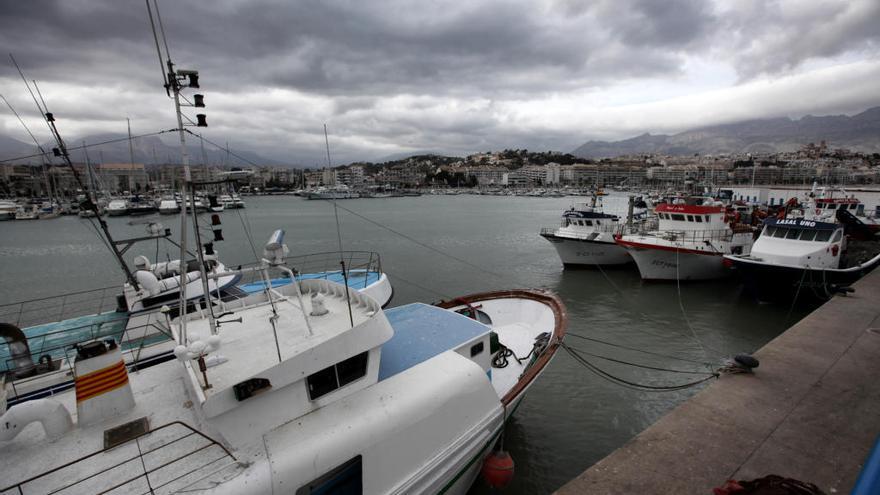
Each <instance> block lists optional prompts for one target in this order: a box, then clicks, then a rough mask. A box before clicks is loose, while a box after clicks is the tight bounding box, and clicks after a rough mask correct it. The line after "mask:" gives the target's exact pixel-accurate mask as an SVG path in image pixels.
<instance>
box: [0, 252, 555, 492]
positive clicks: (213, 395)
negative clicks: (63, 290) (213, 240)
mask: <svg viewBox="0 0 880 495" xmlns="http://www.w3.org/2000/svg"><path fill="white" fill-rule="evenodd" d="M280 239H281V237H280V236H279V235H275V236H273V238H272V239H271V240H270V243H269V244H267V256H266V259H267V260H270V263H269V264H268V265H266V266H263V267H261V268H259V270H262V271H264V275H263V276H264V278H266V279H268V278H270V276H269V273H268V270H270V269H278V270H280V271H282V272H289V270H288V269H286V268H285V267H283V266H282V265H279V264H277V263H276V260H277V261H280V256H282V254H281V252H282V251H281V243H280ZM218 310H220V311H222V312H223V317H222V318H220V319H217V318H213V317H211V316H210V313H206V312H200V313H197V314H194V315H188V316H185V317H181V318H177V319H176V320H174V321H172V322H171V323H170V324H169V325H168V326H167V330H168V331H169V332H170V333H171V334H172V335H173V337H174V340H175V343H176V347H175V349H174V355H175V356H176V358H177V359H176V360H173V361H169V362H165V363H162V364H158V365H155V366H152V367H149V368H146V369H140V370H138V371H137V372H136V373H131V372H130V370H128V369H127V368H126V366H125V364H124V362H125V361H124V358H123V355H122V351H121V349H120V347H119V345H118V344H117V343H116V342H113V341H92V342H87V343H82V344H80V345H78V346H77V347H76V359H75V361H74V364H73V367H74V369H73V370H72V371H73V372H74V374H75V376H76V380H75V385H74V388H73V389H72V390H67V391H63V392H60V393H58V394H56V395H54V396H53V397H52V398H47V399H39V400H34V401H30V402H27V403H23V404H17V405H14V406H12V407H11V408H9V409H8V410H6V411H5V413H4V414H3V416H2V418H0V446H2V448H0V462H2V463H3V466H5V472H6V473H10V474H12V473H14V474H12V477H9V476H7V477H6V478H5V483H7V484H8V486H6V487H3V490H2V491H3V492H8V493H13V492H14V493H20V492H22V491H25V492H27V491H29V490H33V489H37V490H40V491H41V492H42V493H52V492H61V491H64V492H68V493H74V492H76V493H103V492H105V491H109V490H115V491H125V492H127V493H128V492H142V491H146V492H152V493H157V491H158V492H161V493H176V492H181V491H196V492H204V493H216V494H221V493H254V494H259V493H267V494H268V493H279V492H289V493H294V492H296V493H331V492H333V493H335V492H334V489H336V490H338V489H342V488H345V489H348V490H352V491H353V493H450V494H464V493H465V492H466V491H467V490H468V488H469V487H470V485H471V483H472V482H473V480H474V479H475V478H476V476H477V474H478V472H479V470H480V467H481V465H482V460H483V459H484V458H486V457H487V456H489V455H491V451H492V449H493V446H494V444H495V442H496V440H497V438H498V437H499V435H500V434H501V431H502V428H503V426H504V421H505V419H506V418H507V417H509V416H510V415H511V414H512V413H513V411H514V410H515V408H516V406H517V405H518V404H519V403H520V401H521V400H522V399H523V397H524V394H525V392H526V391H527V390H528V389H529V387H530V386H531V385H532V384H533V383H534V380H535V379H536V378H537V376H538V375H539V374H540V373H541V371H543V369H544V368H545V367H546V365H547V363H548V362H549V361H550V360H551V359H552V357H553V355H554V354H555V351H556V348H557V346H558V345H559V343H560V341H561V339H562V336H563V333H564V328H565V310H564V308H563V307H562V305H561V303H560V302H559V301H558V299H557V298H556V297H555V296H552V295H549V294H545V293H542V292H533V291H510V292H503V293H490V294H484V295H478V296H473V297H468V298H464V299H461V300H456V301H451V302H448V303H444V304H443V305H441V307H435V306H429V305H424V304H412V305H407V306H403V307H400V308H395V309H394V310H389V311H388V312H385V311H383V310H382V308H381V307H380V306H379V304H378V303H377V302H376V301H374V300H372V299H371V298H369V297H368V296H365V295H363V294H360V293H358V292H356V291H353V290H350V289H346V288H345V287H344V286H342V285H339V284H335V283H333V282H329V281H326V280H304V281H301V282H297V283H295V284H290V285H289V286H287V288H285V289H284V290H274V289H273V290H271V291H264V292H260V293H258V294H254V295H252V296H249V297H248V298H244V299H238V300H235V301H233V302H231V303H223V302H218ZM466 315H467V316H466ZM468 316H473V317H474V318H476V319H472V318H470V317H468ZM493 334H494V336H493ZM495 336H497V340H496V337H495ZM493 348H494V349H495V350H493ZM255 356H260V359H254V357H255ZM493 363H494V366H493ZM4 404H5V402H4ZM31 423H42V426H43V428H39V427H28V426H29V425H30V424H31ZM50 451H51V455H47V454H48V453H49V452H50Z"/></svg>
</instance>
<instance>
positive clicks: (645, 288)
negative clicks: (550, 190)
mask: <svg viewBox="0 0 880 495" xmlns="http://www.w3.org/2000/svg"><path fill="white" fill-rule="evenodd" d="M578 200H579V199H578V198H518V197H485V196H422V197H417V198H387V199H358V200H347V201H340V202H339V206H341V207H344V208H347V209H350V210H352V211H355V212H357V213H358V214H360V215H363V216H366V217H368V218H370V219H373V220H375V221H376V222H379V223H381V224H383V225H385V226H387V227H390V228H392V229H394V230H396V231H398V232H401V233H403V234H405V235H407V236H409V237H411V238H413V239H415V240H418V241H420V242H421V243H424V244H427V245H429V246H432V247H434V248H436V249H437V250H440V251H442V252H443V253H448V254H449V255H452V256H454V257H456V258H460V259H463V260H466V261H467V262H468V263H470V264H472V265H477V266H478V267H481V268H482V269H483V270H485V271H481V270H479V269H477V268H474V267H473V266H468V265H467V264H464V263H461V262H459V261H456V260H454V259H451V258H449V257H445V256H442V255H440V254H438V253H437V252H435V251H432V250H430V249H427V248H425V247H423V246H420V245H419V244H416V243H414V242H412V241H411V240H408V239H406V238H404V237H401V236H399V235H397V234H394V233H392V232H390V231H388V230H386V229H383V228H381V227H378V226H376V225H375V224H372V223H369V222H367V221H365V220H363V219H361V218H358V217H356V216H354V215H352V214H350V213H348V212H346V211H344V210H340V211H339V220H340V225H341V232H342V240H343V247H344V249H347V250H349V249H350V250H366V251H376V252H379V253H380V254H381V256H382V266H383V268H384V269H385V271H386V272H387V273H388V274H389V276H390V278H391V282H392V284H393V286H394V298H393V300H392V301H391V305H392V306H395V305H400V304H405V303H410V302H414V301H422V302H433V301H437V300H439V299H440V298H442V297H448V296H457V295H465V294H469V293H474V292H480V291H486V290H493V289H503V288H512V287H543V288H547V289H550V290H553V291H555V292H557V293H558V294H559V295H560V296H561V297H562V299H563V301H564V302H565V304H566V306H567V308H568V314H569V327H568V331H569V332H570V333H572V334H578V335H584V336H590V337H593V338H597V339H601V340H604V341H607V342H611V343H615V344H620V345H624V346H628V347H635V348H640V349H649V350H651V351H652V352H655V353H660V354H664V355H668V356H674V357H681V358H685V359H691V360H696V361H705V359H706V357H705V356H706V355H708V356H709V359H711V360H713V361H717V360H719V359H720V357H721V356H724V355H731V354H734V353H738V352H751V351H754V350H756V349H757V348H759V347H761V346H762V345H763V344H765V343H766V342H768V341H769V340H770V339H772V338H773V337H775V336H776V335H778V334H779V333H781V332H782V331H783V330H784V329H785V328H787V327H788V326H790V325H791V324H792V323H794V322H795V321H797V320H798V319H800V318H801V317H802V316H803V315H804V312H803V310H801V309H795V310H794V311H791V312H789V308H787V307H779V306H772V305H757V304H755V303H753V302H752V301H751V300H749V299H748V298H746V297H745V296H742V295H741V294H740V287H738V286H737V284H736V283H735V282H734V281H733V280H725V281H717V282H703V283H693V284H686V285H682V286H681V288H680V297H679V291H678V290H677V287H676V285H675V284H674V283H673V284H667V283H643V282H642V281H641V280H640V279H639V276H638V271H637V270H636V269H635V266H634V265H632V266H629V267H627V268H622V269H621V268H616V269H606V270H604V271H600V270H576V271H570V270H563V268H562V264H561V263H560V262H559V259H558V257H557V255H556V251H555V250H554V249H553V247H552V246H551V244H550V243H548V242H547V241H546V240H544V239H543V238H541V237H540V236H539V235H538V234H537V233H538V231H539V229H540V227H542V226H554V225H557V224H558V223H559V216H560V213H561V211H562V210H563V209H564V208H567V207H568V206H570V205H571V204H572V203H573V202H575V201H578ZM246 201H247V209H245V210H238V211H227V212H224V213H223V214H222V219H223V229H224V236H225V237H226V239H227V240H226V241H225V242H222V243H218V244H217V250H218V251H219V253H220V255H221V258H222V259H223V260H224V262H226V263H227V264H228V265H233V266H234V265H237V264H240V263H249V262H252V261H254V255H253V252H252V249H251V247H250V244H249V243H248V240H247V236H246V235H245V234H244V231H245V229H244V227H245V226H247V227H248V229H249V230H250V231H251V232H252V233H253V235H254V239H253V240H254V244H255V245H256V247H257V250H258V252H260V251H261V246H262V245H263V244H264V243H265V241H266V239H267V238H268V237H269V235H270V234H271V232H272V231H273V230H274V229H276V228H283V229H285V230H286V231H287V238H286V241H287V243H288V245H289V247H290V249H291V254H305V253H311V252H319V251H333V250H336V249H337V237H336V226H335V225H336V224H335V221H334V213H333V204H332V203H330V202H324V201H307V200H303V199H301V198H297V197H292V196H280V197H278V196H276V197H250V198H246ZM615 201H617V203H615ZM623 201H624V200H623V199H622V198H611V199H608V200H607V206H609V207H612V208H613V207H619V208H623ZM132 221H135V222H136V221H140V220H137V219H132V218H129V217H119V218H108V223H109V224H110V226H111V229H112V230H113V232H114V235H116V236H118V237H125V236H138V235H144V234H145V231H144V226H143V225H139V224H135V225H130V224H129V223H130V222H132ZM160 221H161V222H163V223H164V224H165V226H166V227H170V228H172V229H173V231H174V232H175V233H177V232H179V230H180V225H179V220H176V219H175V218H174V217H160ZM136 254H144V255H146V256H148V257H149V258H150V259H151V260H155V259H156V258H159V259H164V258H165V257H166V256H168V257H171V258H176V257H177V256H176V254H175V250H174V249H173V248H170V246H168V247H166V246H165V243H164V242H160V243H156V244H153V243H150V244H149V245H144V244H141V245H139V246H138V247H136V248H134V249H132V250H131V251H130V252H129V253H127V254H126V258H127V259H128V260H131V259H132V258H133V257H134V256H135V255H136ZM0 274H2V283H0V303H5V302H13V301H19V300H24V299H30V298H36V297H43V296H51V295H56V294H59V293H61V292H64V291H73V290H83V289H91V288H98V287H105V286H112V285H117V284H120V281H121V275H120V271H119V270H118V268H116V265H115V264H114V260H113V258H112V257H111V256H110V255H109V254H108V250H107V248H106V247H104V246H102V244H101V242H100V240H99V238H98V237H97V235H96V234H95V232H94V231H93V230H92V229H91V228H90V227H89V224H88V223H87V222H86V221H85V220H81V219H79V218H75V217H62V218H57V219H53V220H42V221H29V222H2V223H0ZM682 308H683V309H684V313H683V312H682ZM685 315H686V318H685ZM688 321H689V322H690V327H691V328H692V329H693V333H692V331H691V330H690V329H689V327H688V323H687V322H688ZM694 334H696V338H695V336H694ZM567 342H568V343H569V344H570V345H572V346H573V347H576V348H578V349H581V350H583V351H586V352H590V353H593V354H599V355H603V356H609V357H614V358H617V359H621V360H626V361H632V362H638V363H641V364H647V365H651V366H656V367H670V368H677V369H703V368H701V367H700V366H699V365H696V364H692V363H689V362H682V361H676V360H673V359H670V358H665V357H658V356H655V355H644V354H640V353H637V352H633V351H629V350H625V349H622V348H619V347H612V346H608V345H604V344H599V343H595V342H590V341H586V340H582V339H578V338H576V337H573V336H572V337H569V338H568V339H567ZM703 349H705V351H704V350H703ZM594 361H595V362H596V363H597V364H599V365H600V366H602V367H603V368H605V369H606V370H608V371H609V372H612V373H614V374H616V375H619V376H622V377H625V378H628V379H630V380H633V381H639V382H643V383H651V384H655V385H660V384H675V383H681V382H685V381H690V380H692V379H693V376H692V375H681V374H672V373H660V372H656V371H650V370H645V369H638V368H632V367H629V366H624V365H620V364H615V363H611V362H603V361H601V360H595V359H594ZM696 391H697V390H696V389H694V388H691V389H688V390H686V391H681V392H653V393H649V392H640V391H634V390H630V389H625V388H622V387H620V386H618V385H614V384H611V383H609V382H606V381H604V380H603V379H601V378H599V377H597V376H596V375H593V374H591V373H590V372H588V371H587V370H585V369H584V368H582V367H581V366H580V365H578V364H577V363H576V362H575V361H574V360H573V359H571V357H570V356H568V355H567V354H566V353H565V352H563V351H561V350H560V352H559V353H558V354H557V356H556V358H555V359H554V360H553V362H552V363H551V364H550V366H549V367H548V369H547V370H546V371H545V373H544V374H543V375H542V376H541V377H540V379H539V381H537V382H536V383H535V384H534V386H533V387H532V388H531V390H530V392H529V395H528V397H527V398H526V399H525V400H524V401H523V403H522V405H521V407H520V408H519V410H518V411H517V414H516V416H515V417H514V419H513V420H512V421H511V422H510V423H509V425H508V426H507V429H506V434H505V447H506V448H507V449H508V450H509V451H510V452H511V455H512V456H513V458H514V460H515V462H516V476H515V479H514V482H513V484H512V485H511V486H510V487H509V488H508V489H507V490H505V493H510V494H540V493H548V492H551V491H553V490H554V489H556V488H558V487H560V486H561V485H562V484H564V483H565V482H566V481H567V480H569V479H571V478H572V477H574V476H576V475H577V474H579V473H580V472H581V471H583V470H584V469H586V468H587V467H589V466H590V465H592V464H594V463H595V462H596V461H598V460H600V459H601V458H603V457H604V456H606V455H608V454H609V453H610V452H611V451H613V450H614V449H616V448H618V447H620V446H621V445H623V444H624V443H625V442H626V441H627V440H629V439H630V438H632V437H633V436H634V435H636V434H637V433H639V432H640V431H642V430H643V429H645V428H646V427H647V426H648V425H650V424H651V423H653V422H654V421H656V420H657V419H658V418H659V417H661V416H662V415H663V414H664V413H666V412H667V411H669V410H670V409H671V408H673V407H674V406H675V405H677V404H679V403H680V402H682V401H683V400H685V399H687V398H688V397H689V396H690V395H692V394H693V393H695V392H696ZM472 492H473V493H476V494H482V493H489V492H490V490H488V489H487V488H485V487H484V486H483V485H482V483H481V482H480V481H478V482H477V483H476V485H475V487H474V489H473V490H472Z"/></svg>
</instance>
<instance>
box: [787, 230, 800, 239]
mask: <svg viewBox="0 0 880 495" xmlns="http://www.w3.org/2000/svg"><path fill="white" fill-rule="evenodd" d="M799 233H800V229H788V232H786V234H785V238H786V239H797V238H798V234H799Z"/></svg>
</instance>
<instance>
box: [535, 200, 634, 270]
mask: <svg viewBox="0 0 880 495" xmlns="http://www.w3.org/2000/svg"><path fill="white" fill-rule="evenodd" d="M634 208H635V209H634V211H633V212H632V218H631V220H630V222H629V224H630V225H633V224H634V223H636V224H640V223H642V222H643V221H644V219H645V217H646V214H647V208H646V205H645V204H644V202H641V201H640V202H639V204H638V205H634ZM626 225H627V223H626V219H623V221H622V220H621V218H620V217H619V216H618V215H613V214H610V213H605V212H603V211H602V207H601V200H600V201H597V197H596V196H594V197H593V200H592V202H591V203H590V204H586V203H582V204H578V205H575V206H572V207H571V208H569V209H568V210H565V211H564V212H563V213H562V225H561V226H560V227H558V228H543V229H541V237H543V238H545V239H547V240H548V241H549V242H550V243H552V244H553V247H555V248H556V252H557V253H558V254H559V258H560V259H561V260H562V264H563V265H564V266H565V267H576V266H595V265H622V264H625V263H630V262H632V258H631V257H630V255H629V253H628V252H627V250H626V248H624V247H623V246H620V245H618V244H617V243H616V242H615V241H614V238H615V236H617V235H620V234H622V233H624V231H625V229H624V227H626Z"/></svg>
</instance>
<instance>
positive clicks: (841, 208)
mask: <svg viewBox="0 0 880 495" xmlns="http://www.w3.org/2000/svg"><path fill="white" fill-rule="evenodd" d="M845 209H846V204H845V203H843V204H841V205H840V208H838V210H845Z"/></svg>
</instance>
